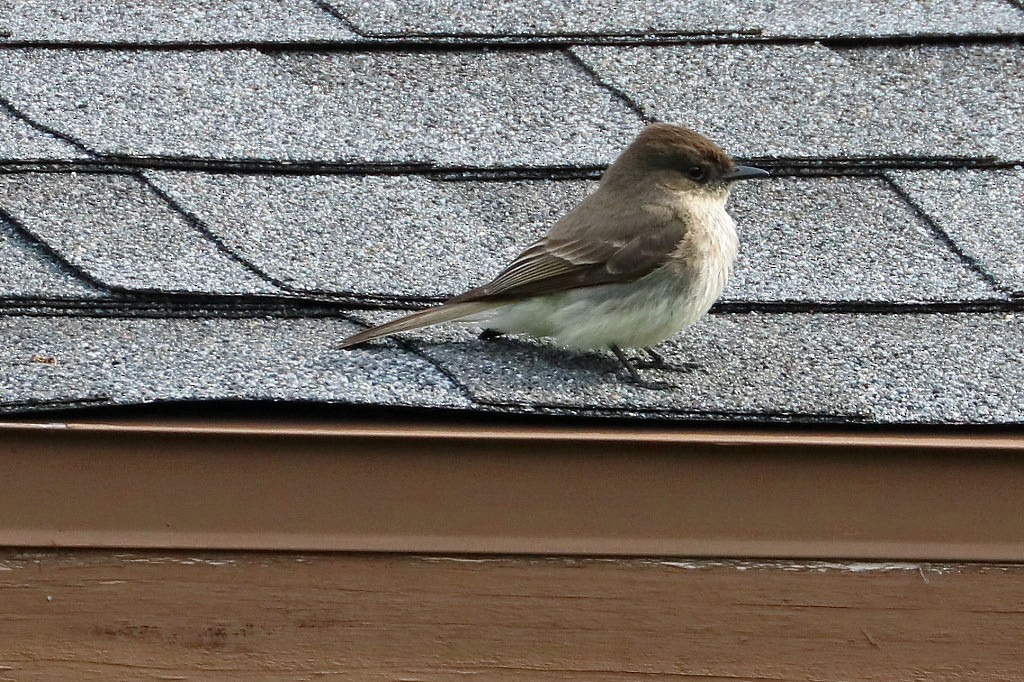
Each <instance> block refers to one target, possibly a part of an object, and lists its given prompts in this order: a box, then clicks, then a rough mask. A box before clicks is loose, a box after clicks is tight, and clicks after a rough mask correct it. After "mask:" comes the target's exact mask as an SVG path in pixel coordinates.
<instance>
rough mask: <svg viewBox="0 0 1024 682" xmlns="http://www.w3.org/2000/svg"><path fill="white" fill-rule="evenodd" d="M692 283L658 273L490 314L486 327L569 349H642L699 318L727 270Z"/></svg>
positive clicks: (718, 290) (665, 272)
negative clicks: (547, 338)
mask: <svg viewBox="0 0 1024 682" xmlns="http://www.w3.org/2000/svg"><path fill="white" fill-rule="evenodd" d="M707 275H708V276H707V277H702V278H700V279H699V280H698V281H690V282H687V281H686V280H684V279H682V278H680V277H679V276H677V275H676V274H675V273H673V272H671V271H670V270H668V269H665V268H661V269H659V270H656V271H654V272H652V273H651V274H649V275H647V276H646V277H643V278H641V279H639V280H637V281H635V282H630V283H627V284H610V285H601V286H595V287H588V288H585V289H575V290H573V291H568V292H565V293H559V294H552V295H550V296H543V297H538V298H534V299H530V300H526V301H521V302H518V303H512V304H509V305H507V306H503V307H501V308H498V309H495V310H494V311H492V313H491V316H490V320H489V321H488V323H487V326H488V327H489V328H491V329H495V330H498V331H502V332H507V333H514V334H529V335H531V336H539V337H551V338H553V339H555V341H557V342H558V343H560V344H562V345H564V346H568V347H570V348H607V347H609V346H612V345H615V346H619V347H620V348H647V347H650V346H653V345H655V344H658V343H661V342H662V341H664V340H665V339H667V338H669V337H670V336H672V335H673V334H675V333H677V332H678V331H680V330H681V329H683V328H684V327H687V326H689V325H691V324H693V323H694V322H696V321H697V320H698V319H699V318H700V317H701V316H703V315H704V313H706V312H707V311H708V309H709V308H710V307H711V304H712V303H714V302H715V300H716V299H717V298H718V296H719V295H720V294H721V293H722V289H723V288H724V287H725V281H726V279H727V277H728V267H725V268H723V269H722V270H721V271H720V272H708V273H707Z"/></svg>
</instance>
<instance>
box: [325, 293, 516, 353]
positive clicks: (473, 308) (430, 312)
mask: <svg viewBox="0 0 1024 682" xmlns="http://www.w3.org/2000/svg"><path fill="white" fill-rule="evenodd" d="M497 305H500V304H495V303H482V302H474V303H445V304H443V305H439V306H438V307H436V308H427V309H426V310H419V311H417V312H415V313H410V314H409V315H406V316H405V317H400V318H398V319H397V320H391V321H390V322H385V323H384V324H381V325H378V326H376V327H371V328H369V329H366V330H364V331H361V332H359V333H358V334H353V335H352V336H350V337H348V338H347V339H345V340H344V341H342V342H341V345H340V346H339V348H351V347H352V346H358V345H359V344H361V343H366V342H367V341H372V340H373V339H379V338H380V337H382V336H390V335H391V334H397V333H398V332H407V331H409V330H410V329H419V328H420V327H427V326H429V325H432V324H438V323H439V322H450V321H452V320H459V319H462V318H464V317H469V316H470V315H475V314H477V313H482V312H483V311H485V310H488V309H490V308H494V307H496V306H497Z"/></svg>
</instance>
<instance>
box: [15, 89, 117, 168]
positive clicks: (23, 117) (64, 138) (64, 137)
mask: <svg viewBox="0 0 1024 682" xmlns="http://www.w3.org/2000/svg"><path fill="white" fill-rule="evenodd" d="M0 109H4V110H5V111H6V112H7V113H9V114H10V115H11V116H14V117H15V118H17V119H18V120H20V121H22V122H23V123H25V124H26V125H28V126H29V127H31V128H33V129H35V130H38V131H39V132H41V133H43V134H45V135H49V136H50V137H53V138H55V139H58V140H60V141H61V142H65V143H67V144H69V145H71V146H72V147H74V148H75V149H77V150H78V151H80V152H82V153H83V154H86V155H88V156H93V157H98V156H99V154H98V153H97V152H96V151H95V150H93V149H90V148H89V147H88V146H86V145H85V143H83V142H80V141H79V140H77V139H75V138H74V137H72V136H71V135H68V134H67V133H65V132H62V131H60V130H57V129H56V128H53V127H51V126H48V125H46V124H45V123H41V122H39V121H37V120H35V119H33V118H32V117H31V116H29V115H28V114H26V113H25V112H23V111H21V110H20V109H18V108H17V107H15V106H14V104H13V103H11V102H10V101H8V100H7V99H6V98H5V97H3V95H0Z"/></svg>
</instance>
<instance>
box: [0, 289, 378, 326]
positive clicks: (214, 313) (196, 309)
mask: <svg viewBox="0 0 1024 682" xmlns="http://www.w3.org/2000/svg"><path fill="white" fill-rule="evenodd" d="M130 293H131V294H132V295H130V296H125V297H122V298H112V299H62V298H46V297H35V296H0V316H7V317H84V318H98V319H104V318H123V319H132V318H161V319H162V318H176V319H249V318H268V317H271V318H276V319H340V320H345V321H348V322H351V323H353V324H362V322H361V320H360V319H358V318H357V317H355V316H354V315H353V314H352V312H353V311H355V310H361V308H354V307H352V306H348V305H336V304H331V303H330V302H324V301H318V300H314V299H307V298H301V297H288V296H267V295H265V294H257V295H252V294H180V293H173V292H161V291H149V292H143V293H141V294H136V293H135V292H134V291H133V292H130ZM365 309H367V308H362V310H365Z"/></svg>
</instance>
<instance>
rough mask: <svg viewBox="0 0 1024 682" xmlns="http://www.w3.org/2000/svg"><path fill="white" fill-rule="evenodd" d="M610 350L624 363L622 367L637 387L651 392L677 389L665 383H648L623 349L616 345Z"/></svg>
mask: <svg viewBox="0 0 1024 682" xmlns="http://www.w3.org/2000/svg"><path fill="white" fill-rule="evenodd" d="M609 348H611V350H612V352H613V353H615V357H617V358H618V359H619V362H621V363H622V366H623V367H625V368H626V371H627V372H629V378H630V379H632V380H633V383H634V384H636V385H637V386H640V387H641V388H648V389H651V390H662V389H666V388H676V386H674V385H673V384H670V383H666V382H664V381H647V380H646V379H644V378H643V377H641V376H640V373H639V372H637V371H636V367H634V366H633V363H632V362H630V361H629V358H628V357H626V354H625V353H623V352H622V349H621V348H619V347H618V346H615V345H613V346H609Z"/></svg>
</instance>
